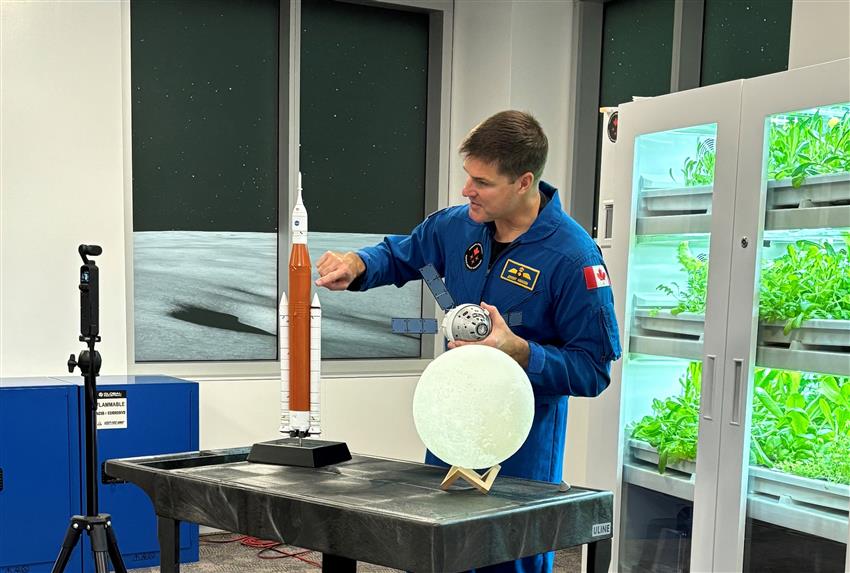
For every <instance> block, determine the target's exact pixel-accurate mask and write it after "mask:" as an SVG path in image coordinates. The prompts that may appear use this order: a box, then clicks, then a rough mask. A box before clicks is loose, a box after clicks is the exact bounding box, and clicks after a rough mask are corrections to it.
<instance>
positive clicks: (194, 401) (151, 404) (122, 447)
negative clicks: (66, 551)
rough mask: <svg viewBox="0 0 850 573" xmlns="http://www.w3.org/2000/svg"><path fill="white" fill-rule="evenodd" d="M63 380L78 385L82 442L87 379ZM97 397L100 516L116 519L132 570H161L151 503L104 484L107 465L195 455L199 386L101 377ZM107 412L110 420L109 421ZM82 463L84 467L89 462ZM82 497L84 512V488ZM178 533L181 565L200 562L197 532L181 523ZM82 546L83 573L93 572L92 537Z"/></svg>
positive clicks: (136, 492)
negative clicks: (134, 459) (124, 460)
mask: <svg viewBox="0 0 850 573" xmlns="http://www.w3.org/2000/svg"><path fill="white" fill-rule="evenodd" d="M63 380H68V381H72V382H74V383H76V384H78V387H79V392H80V399H79V405H80V411H79V421H80V440H82V441H84V440H85V411H84V410H83V408H84V407H85V399H84V394H83V392H84V386H83V378H82V376H77V377H76V378H74V377H68V378H63ZM97 391H98V394H100V395H101V396H100V398H99V402H100V404H101V410H102V412H101V414H100V416H99V417H100V419H101V422H100V427H99V429H98V432H97V455H98V474H99V475H98V502H99V503H98V505H99V508H100V511H101V512H102V513H109V514H110V515H112V521H113V526H114V528H115V535H116V537H117V538H118V548H119V549H120V550H121V555H122V557H123V558H124V563H125V565H127V568H128V569H135V568H137V567H151V566H154V565H159V541H158V540H157V532H156V515H155V514H154V509H153V506H152V505H151V502H150V499H148V496H147V495H146V494H145V492H144V491H142V490H141V489H140V488H139V487H138V486H136V485H133V484H129V483H123V482H119V483H115V482H114V481H113V480H110V479H109V478H106V477H105V476H104V475H103V471H102V468H103V463H104V462H105V461H106V460H109V459H114V458H132V457H138V456H151V455H158V454H170V453H177V452H189V451H196V450H197V449H198V384H197V383H196V382H190V381H187V380H181V379H179V378H171V377H168V376H99V377H98V379H97ZM107 402H109V403H111V404H112V406H111V407H110V408H104V407H103V406H104V404H105V403H107ZM122 404H123V405H126V408H125V407H123V406H122ZM106 410H109V411H111V414H108V415H105V414H104V413H103V412H104V411H106ZM122 412H123V413H122ZM104 418H106V419H104ZM82 459H83V466H85V457H83V458H82ZM83 484H85V481H83ZM82 496H83V500H82V504H83V505H82V507H83V508H85V503H86V501H85V496H86V488H85V487H83V488H82ZM180 527H181V529H180V560H181V562H183V563H188V562H192V561H197V560H198V526H197V524H194V523H183V524H181V526H180ZM84 541H85V543H84V547H85V548H84V550H83V564H84V567H83V571H84V572H85V573H89V572H94V570H95V569H94V563H93V561H92V556H91V549H89V540H88V537H86V538H85V540H84Z"/></svg>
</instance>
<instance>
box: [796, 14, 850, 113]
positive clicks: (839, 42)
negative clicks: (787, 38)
mask: <svg viewBox="0 0 850 573" xmlns="http://www.w3.org/2000/svg"><path fill="white" fill-rule="evenodd" d="M848 57H850V0H794V3H793V4H792V5H791V43H790V46H789V49H788V68H789V69H793V68H800V67H803V66H811V65H813V64H820V63H823V62H830V61H832V60H838V59H841V58H848ZM848 97H850V95H848Z"/></svg>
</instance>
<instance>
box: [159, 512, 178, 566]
mask: <svg viewBox="0 0 850 573" xmlns="http://www.w3.org/2000/svg"><path fill="white" fill-rule="evenodd" d="M156 530H157V536H158V537H159V568H160V572H161V573H180V521H178V520H176V519H168V518H167V517H162V516H161V515H157V516H156Z"/></svg>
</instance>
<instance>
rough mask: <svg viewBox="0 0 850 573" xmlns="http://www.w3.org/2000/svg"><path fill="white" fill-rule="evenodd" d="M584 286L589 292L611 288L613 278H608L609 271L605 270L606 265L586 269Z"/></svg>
mask: <svg viewBox="0 0 850 573" xmlns="http://www.w3.org/2000/svg"><path fill="white" fill-rule="evenodd" d="M584 284H586V285H587V290H592V289H595V288H599V287H610V286H611V277H609V276H608V271H606V270H605V266H604V265H593V266H592V267H584Z"/></svg>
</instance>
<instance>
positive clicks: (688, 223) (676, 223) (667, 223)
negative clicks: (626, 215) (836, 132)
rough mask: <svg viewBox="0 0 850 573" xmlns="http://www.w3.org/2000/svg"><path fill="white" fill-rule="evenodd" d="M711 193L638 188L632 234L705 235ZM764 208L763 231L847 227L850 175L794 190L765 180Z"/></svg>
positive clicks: (705, 188)
mask: <svg viewBox="0 0 850 573" xmlns="http://www.w3.org/2000/svg"><path fill="white" fill-rule="evenodd" d="M712 190H713V186H712V185H701V186H697V187H676V188H670V189H645V190H642V191H641V192H640V205H639V209H638V214H637V226H636V229H635V233H636V234H637V235H682V234H686V233H708V232H709V231H710V230H711V198H712ZM765 208H766V215H765V217H766V218H765V227H764V228H765V230H768V231H778V230H790V229H822V228H836V227H839V228H840V227H847V226H848V221H850V173H834V174H830V175H815V176H814V177H809V178H808V179H806V182H805V183H804V184H802V185H800V186H799V187H794V186H793V185H792V184H791V180H790V179H782V180H779V181H776V180H772V181H768V182H767V202H766V206H765Z"/></svg>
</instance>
